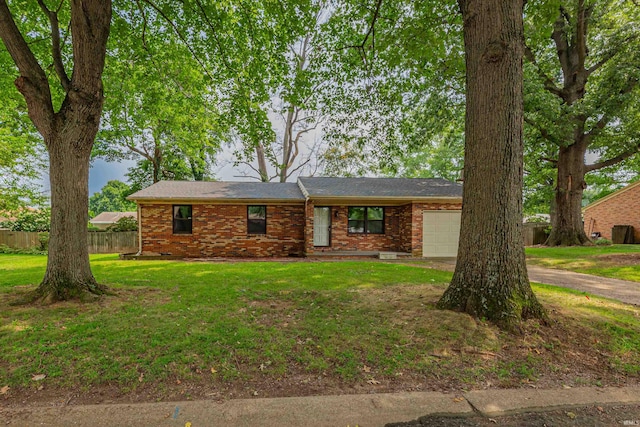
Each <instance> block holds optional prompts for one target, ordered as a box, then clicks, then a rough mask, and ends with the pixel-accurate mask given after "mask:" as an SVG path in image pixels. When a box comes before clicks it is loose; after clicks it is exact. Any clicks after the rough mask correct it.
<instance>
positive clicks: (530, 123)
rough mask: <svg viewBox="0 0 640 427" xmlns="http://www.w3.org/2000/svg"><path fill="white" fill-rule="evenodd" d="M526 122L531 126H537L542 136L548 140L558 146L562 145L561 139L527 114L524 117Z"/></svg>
mask: <svg viewBox="0 0 640 427" xmlns="http://www.w3.org/2000/svg"><path fill="white" fill-rule="evenodd" d="M524 122H525V123H526V124H528V125H529V126H532V127H533V128H535V129H536V130H537V131H538V132H540V136H542V137H543V138H544V139H546V140H547V141H549V142H551V143H553V144H556V145H558V146H560V145H562V144H561V142H560V141H558V140H557V139H556V138H554V137H553V135H551V134H550V133H549V132H548V131H547V130H546V129H545V128H543V127H542V126H540V125H539V124H538V123H536V122H534V121H533V120H531V119H529V118H527V117H526V116H525V118H524Z"/></svg>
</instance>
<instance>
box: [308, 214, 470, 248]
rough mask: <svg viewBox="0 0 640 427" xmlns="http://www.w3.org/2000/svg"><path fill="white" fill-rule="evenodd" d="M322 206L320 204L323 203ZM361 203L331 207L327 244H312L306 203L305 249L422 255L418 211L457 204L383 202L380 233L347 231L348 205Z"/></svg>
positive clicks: (311, 229) (311, 224) (420, 221)
mask: <svg viewBox="0 0 640 427" xmlns="http://www.w3.org/2000/svg"><path fill="white" fill-rule="evenodd" d="M323 206H324V205H323ZM349 206H361V205H360V204H357V203H355V204H350V205H342V206H332V207H331V242H330V246H328V247H315V246H313V207H314V205H313V203H312V202H308V203H307V208H306V211H307V219H306V224H307V227H306V230H305V253H306V254H307V255H312V254H313V253H314V252H331V251H391V252H410V253H411V254H412V256H415V257H421V256H422V211H424V210H438V209H446V210H459V209H461V205H460V204H440V203H437V204H433V203H431V204H429V203H427V204H424V203H413V204H407V205H402V206H385V208H384V209H385V211H384V216H385V224H384V229H385V233H384V234H360V233H349V232H348V226H347V223H348V208H349Z"/></svg>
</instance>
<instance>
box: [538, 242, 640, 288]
mask: <svg viewBox="0 0 640 427" xmlns="http://www.w3.org/2000/svg"><path fill="white" fill-rule="evenodd" d="M526 252H527V262H529V263H531V264H534V265H539V266H541V267H549V268H559V269H563V270H571V271H576V272H578V273H585V274H594V275H596V276H603V277H612V278H615V279H623V280H632V281H635V282H640V245H611V246H583V247H558V248H545V247H535V248H533V247H532V248H527V249H526Z"/></svg>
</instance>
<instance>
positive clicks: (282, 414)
mask: <svg viewBox="0 0 640 427" xmlns="http://www.w3.org/2000/svg"><path fill="white" fill-rule="evenodd" d="M612 404H627V405H629V404H632V405H636V404H640V387H623V388H590V387H584V388H573V389H562V390H540V389H514V390H478V391H470V392H466V393H461V394H444V393H435V392H425V393H394V394H368V395H344V396H310V397H290V398H276V399H238V400H228V401H223V402H215V401H194V402H173V403H171V402H162V403H144V404H119V405H89V406H74V405H71V406H61V407H35V406H30V407H24V408H10V409H9V408H2V407H0V419H1V420H2V421H3V424H4V422H6V425H10V426H12V425H13V426H36V425H37V426H86V427H90V426H91V427H104V426H119V427H120V426H122V427H124V426H131V427H133V426H136V427H144V426H149V427H151V426H161V427H162V426H171V427H176V426H180V427H199V426H265V427H271V426H274V427H275V426H320V427H321V426H331V427H335V426H344V427H346V426H351V427H353V426H358V427H369V426H384V425H385V424H386V423H394V422H402V421H410V420H414V419H417V418H419V417H422V416H424V415H430V414H448V415H472V414H474V413H475V411H477V412H479V413H480V414H482V415H485V416H498V415H505V414H513V413H519V412H525V411H540V410H552V409H558V408H571V407H577V406H586V405H612ZM639 418H640V415H639Z"/></svg>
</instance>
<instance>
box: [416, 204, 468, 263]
mask: <svg viewBox="0 0 640 427" xmlns="http://www.w3.org/2000/svg"><path fill="white" fill-rule="evenodd" d="M461 214H462V213H461V212H460V211H424V212H423V213H422V219H423V222H422V256H423V257H431V258H433V257H454V256H456V255H457V254H458V239H459V237H460V215H461Z"/></svg>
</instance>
